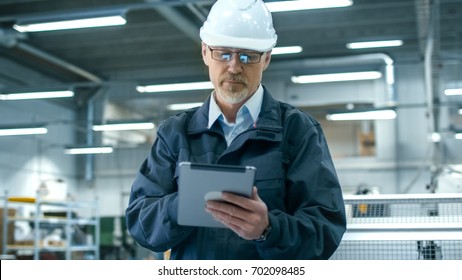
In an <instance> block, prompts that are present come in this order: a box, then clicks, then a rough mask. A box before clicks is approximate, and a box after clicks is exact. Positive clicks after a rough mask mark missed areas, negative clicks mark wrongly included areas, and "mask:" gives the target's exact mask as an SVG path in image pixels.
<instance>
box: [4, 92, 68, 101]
mask: <svg viewBox="0 0 462 280" xmlns="http://www.w3.org/2000/svg"><path fill="white" fill-rule="evenodd" d="M72 96H74V92H73V91H70V90H62V91H39V92H21V93H19V92H18V93H2V94H0V100H24V99H43V98H61V97H72Z"/></svg>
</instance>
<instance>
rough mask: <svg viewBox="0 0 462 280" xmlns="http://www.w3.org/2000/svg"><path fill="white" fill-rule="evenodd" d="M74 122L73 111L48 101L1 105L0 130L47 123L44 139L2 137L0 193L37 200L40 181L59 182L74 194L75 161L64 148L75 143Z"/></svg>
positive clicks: (0, 146) (7, 102)
mask: <svg viewBox="0 0 462 280" xmlns="http://www.w3.org/2000/svg"><path fill="white" fill-rule="evenodd" d="M63 122H64V123H63ZM65 122H68V123H65ZM73 122H74V113H73V112H72V111H71V110H70V109H67V108H64V107H62V106H59V105H55V104H53V103H50V102H47V101H43V100H34V101H1V102H0V126H7V125H20V124H23V125H27V124H37V123H48V125H47V128H48V133H47V134H45V135H36V136H0V191H1V193H2V194H3V193H4V191H5V190H7V191H8V192H9V195H17V196H32V197H34V196H35V191H36V190H37V188H38V186H39V184H40V182H41V181H46V180H56V179H62V180H64V182H63V183H61V184H59V185H60V186H61V187H63V188H65V189H66V191H69V192H71V193H75V192H76V186H77V180H76V177H75V171H76V170H75V169H76V165H75V159H74V158H73V157H72V156H69V155H65V154H64V147H65V146H66V145H70V144H72V143H74V130H73V125H69V123H71V124H72V123H73ZM50 184H54V183H53V182H50ZM55 185H56V184H55Z"/></svg>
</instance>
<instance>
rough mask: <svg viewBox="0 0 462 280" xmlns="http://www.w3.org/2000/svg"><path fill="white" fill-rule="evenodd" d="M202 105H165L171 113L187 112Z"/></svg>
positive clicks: (197, 103)
mask: <svg viewBox="0 0 462 280" xmlns="http://www.w3.org/2000/svg"><path fill="white" fill-rule="evenodd" d="M202 104H203V103H202V102H192V103H177V104H169V105H167V109H169V110H172V111H178V110H187V109H191V108H194V107H199V106H202Z"/></svg>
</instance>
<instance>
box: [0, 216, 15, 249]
mask: <svg viewBox="0 0 462 280" xmlns="http://www.w3.org/2000/svg"><path fill="white" fill-rule="evenodd" d="M4 211H5V209H4V208H0V241H1V242H0V254H3V238H5V237H4V236H3V226H4V225H5V224H4V223H5V221H4V220H3V213H4ZM7 213H8V217H14V216H15V215H16V209H12V208H9V209H8V212H7ZM6 226H7V235H6V243H7V244H13V243H14V223H13V222H11V223H8V225H6Z"/></svg>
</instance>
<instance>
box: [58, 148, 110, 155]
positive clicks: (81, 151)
mask: <svg viewBox="0 0 462 280" xmlns="http://www.w3.org/2000/svg"><path fill="white" fill-rule="evenodd" d="M113 151H114V149H113V148H112V147H80V148H67V149H65V150H64V153H66V154H68V155H88V154H110V153H112V152H113Z"/></svg>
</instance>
